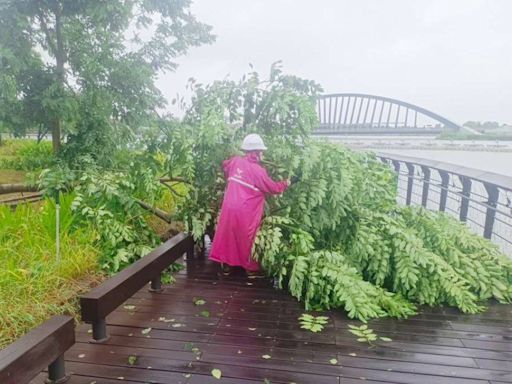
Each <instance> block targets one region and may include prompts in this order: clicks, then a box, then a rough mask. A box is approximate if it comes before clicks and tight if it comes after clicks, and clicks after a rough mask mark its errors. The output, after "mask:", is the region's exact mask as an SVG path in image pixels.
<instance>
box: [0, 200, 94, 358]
mask: <svg viewBox="0 0 512 384" xmlns="http://www.w3.org/2000/svg"><path fill="white" fill-rule="evenodd" d="M72 201H73V196H71V195H65V196H62V198H61V228H60V237H61V257H60V261H57V260H56V253H55V205H54V203H53V202H51V201H48V200H47V201H44V202H43V203H40V204H38V205H20V206H18V207H17V208H16V210H15V211H12V210H11V209H10V208H9V207H7V206H0V223H1V225H0V264H1V265H2V268H0V309H1V310H0V348H2V347H4V346H5V345H7V344H8V343H10V342H12V341H13V340H14V339H16V338H17V337H19V336H21V335H22V334H24V333H26V332H27V331H28V330H30V329H32V328H34V327H36V326H38V325H39V324H41V323H42V322H43V321H45V320H47V319H48V318H49V317H50V316H52V315H54V314H61V313H66V314H77V313H78V311H77V309H78V307H77V305H76V302H75V300H76V297H77V294H78V293H80V292H82V291H85V290H87V289H88V287H89V285H90V284H91V283H93V282H95V281H97V280H99V277H100V276H99V274H98V273H97V259H98V256H99V250H98V249H97V248H96V247H95V246H94V239H95V237H96V235H97V233H96V232H95V231H94V229H93V227H92V226H91V225H88V224H86V223H79V221H78V218H77V215H76V214H75V213H74V212H73V211H72V209H71V204H72Z"/></svg>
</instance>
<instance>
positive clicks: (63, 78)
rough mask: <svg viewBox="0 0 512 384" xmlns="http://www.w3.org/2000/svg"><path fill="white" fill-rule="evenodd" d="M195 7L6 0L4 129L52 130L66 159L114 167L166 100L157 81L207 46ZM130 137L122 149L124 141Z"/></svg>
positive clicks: (1, 24) (0, 72)
mask: <svg viewBox="0 0 512 384" xmlns="http://www.w3.org/2000/svg"><path fill="white" fill-rule="evenodd" d="M190 4H191V2H190V1H189V0H184V1H166V0H135V1H124V0H110V1H74V0H46V1H38V0H23V1H17V0H16V1H15V0H4V1H2V3H1V5H0V11H1V12H0V127H1V126H4V127H7V128H9V129H10V130H12V131H14V132H15V133H17V134H18V135H22V134H24V133H25V131H26V130H27V128H28V129H37V130H38V131H39V133H40V134H44V133H47V132H50V131H51V132H52V136H53V144H54V149H55V150H57V149H58V148H59V146H60V139H61V137H60V136H61V133H62V132H65V133H67V134H68V145H67V146H66V147H67V148H66V153H65V156H66V157H67V158H68V160H71V159H73V157H74V156H76V155H77V154H82V155H83V154H89V155H91V156H94V157H96V158H97V159H98V160H101V161H105V162H109V161H110V160H111V157H110V155H111V153H112V149H113V148H117V147H118V145H119V143H120V142H126V139H127V138H128V137H129V136H130V134H132V133H133V132H134V131H135V130H136V129H138V128H139V127H141V126H149V125H151V123H152V122H153V121H155V119H157V114H156V112H155V110H156V109H157V108H160V107H162V106H163V105H164V104H165V101H164V99H163V97H162V95H161V94H160V92H159V91H158V89H157V88H156V87H155V81H156V78H157V76H158V73H159V72H161V71H169V70H174V69H175V68H176V67H177V64H176V62H175V58H177V57H179V56H181V55H183V54H185V53H186V52H187V51H188V49H189V48H190V47H194V46H199V45H201V44H205V43H210V42H212V41H213V39H214V37H213V36H212V35H211V33H210V30H211V27H209V26H207V25H205V24H203V23H200V22H199V21H197V20H196V18H195V17H194V16H193V15H192V14H191V13H190ZM123 139H124V141H123Z"/></svg>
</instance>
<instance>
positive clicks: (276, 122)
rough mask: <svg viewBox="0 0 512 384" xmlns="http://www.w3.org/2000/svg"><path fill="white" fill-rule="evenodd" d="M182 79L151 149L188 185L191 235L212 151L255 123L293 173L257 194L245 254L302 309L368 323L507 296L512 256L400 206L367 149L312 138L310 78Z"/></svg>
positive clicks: (218, 180) (201, 216)
mask: <svg viewBox="0 0 512 384" xmlns="http://www.w3.org/2000/svg"><path fill="white" fill-rule="evenodd" d="M192 89H193V90H194V91H195V95H194V97H193V102H192V105H191V107H190V108H189V110H188V112H187V115H186V116H185V118H184V121H183V124H176V123H173V124H171V125H169V127H168V128H169V129H167V128H166V129H165V130H164V131H165V132H166V138H165V139H164V140H160V141H159V142H158V143H155V145H154V147H155V148H158V151H160V152H161V153H167V154H169V155H168V156H167V157H166V161H165V163H164V168H165V169H166V170H167V172H168V174H167V175H168V177H169V178H170V179H175V180H181V181H184V182H186V183H187V185H189V186H190V187H189V188H190V189H189V193H188V195H187V197H186V198H185V199H184V200H183V201H182V202H181V204H179V206H178V217H181V218H182V219H183V220H184V221H185V224H186V226H187V228H188V229H189V230H190V231H191V232H192V233H193V234H194V237H195V238H196V239H197V240H199V241H201V239H202V237H203V235H204V234H209V235H210V236H211V235H212V234H213V232H214V230H215V219H216V217H217V215H218V212H219V208H220V203H221V199H222V192H223V189H224V187H225V181H224V179H223V177H222V173H221V168H220V164H221V162H222V160H224V159H225V158H228V157H230V156H232V155H233V154H236V153H237V149H236V148H237V147H238V145H239V143H240V140H241V138H242V137H243V136H244V135H245V134H246V133H248V132H257V133H260V134H262V135H263V136H264V140H265V143H266V145H267V146H268V148H269V150H268V151H266V153H265V159H266V160H265V162H264V165H265V167H267V169H268V171H269V173H270V174H271V175H272V176H273V177H274V178H276V179H284V178H288V177H290V176H291V175H300V181H299V182H297V183H296V184H294V185H292V186H291V187H290V188H289V190H288V191H287V192H286V193H285V194H284V195H283V196H282V197H281V198H268V199H267V206H266V208H265V219H264V221H263V223H262V225H261V228H260V231H259V233H258V236H257V239H256V242H255V245H254V250H253V253H254V257H255V258H256V259H257V260H259V261H260V262H261V264H262V265H263V267H264V269H265V270H266V272H267V273H268V274H269V275H270V276H273V277H275V278H276V279H277V280H278V283H279V286H280V287H283V288H284V287H286V288H287V289H288V290H289V291H290V293H291V294H292V295H294V296H295V297H296V298H297V299H299V300H301V301H303V302H304V303H305V307H306V309H307V310H321V309H333V308H344V309H345V310H346V311H347V313H348V315H349V316H350V317H352V318H358V319H360V320H362V321H367V320H369V319H371V318H375V317H383V316H395V317H407V316H410V315H412V314H414V313H415V303H420V304H427V305H441V304H447V305H452V306H456V307H457V308H460V309H461V310H462V311H463V312H466V313H476V312H480V311H482V310H483V309H484V307H483V305H482V304H483V303H482V300H485V299H488V298H495V299H497V300H499V301H500V302H504V303H507V302H510V301H511V299H512V288H511V286H512V285H511V281H512V278H511V276H512V274H511V265H512V263H511V262H510V260H507V259H506V257H505V256H503V255H501V254H500V253H499V251H498V250H497V249H496V247H494V246H493V245H492V244H491V243H489V242H488V241H487V240H484V239H481V238H478V236H476V235H474V234H472V233H471V232H470V231H469V229H467V228H466V227H464V226H463V225H461V224H457V223H456V221H455V220H454V219H452V218H449V217H448V216H443V215H439V214H434V213H431V212H427V211H425V210H422V209H421V208H403V207H400V206H398V205H397V203H396V194H397V184H396V176H395V174H394V173H393V172H392V171H391V170H390V169H389V167H387V166H386V165H384V164H382V163H381V162H379V161H378V160H377V159H376V157H375V156H374V155H373V154H371V153H355V152H352V151H350V150H349V149H347V148H344V147H343V146H340V145H335V144H329V143H326V142H318V141H315V140H313V139H311V138H310V136H309V132H310V131H311V129H312V128H313V127H314V126H315V124H316V114H315V110H314V101H315V98H314V95H315V92H316V91H317V89H318V88H317V86H316V84H314V83H311V82H307V81H304V80H301V79H297V78H295V77H292V76H286V75H284V74H282V72H281V70H280V68H279V66H278V65H274V66H273V67H272V69H271V74H270V77H269V79H264V80H262V79H260V77H259V75H258V74H255V73H251V74H249V75H248V76H247V77H245V78H244V79H242V81H240V82H239V83H236V82H233V81H223V82H216V83H214V84H212V85H210V86H202V85H195V84H192ZM171 128H172V129H171ZM450 226H452V228H456V230H455V229H454V230H448V227H450ZM469 245H471V246H469Z"/></svg>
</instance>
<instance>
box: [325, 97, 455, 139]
mask: <svg viewBox="0 0 512 384" xmlns="http://www.w3.org/2000/svg"><path fill="white" fill-rule="evenodd" d="M317 114H318V118H319V121H320V125H319V127H318V129H317V130H316V131H315V133H316V134H406V133H408V134H418V133H419V134H437V133H440V132H442V131H445V130H452V131H457V130H459V129H460V128H461V127H460V126H459V125H458V124H457V123H454V122H453V121H451V120H448V119H447V118H445V117H443V116H441V115H438V114H437V113H434V112H432V111H429V110H427V109H425V108H422V107H419V106H417V105H414V104H410V103H406V102H404V101H400V100H396V99H392V98H389V97H383V96H375V95H367V94H362V93H336V94H326V95H322V96H320V97H319V98H318V100H317Z"/></svg>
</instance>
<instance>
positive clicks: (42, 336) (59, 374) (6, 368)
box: [0, 316, 75, 384]
mask: <svg viewBox="0 0 512 384" xmlns="http://www.w3.org/2000/svg"><path fill="white" fill-rule="evenodd" d="M74 343H75V327H74V320H73V318H72V317H69V316H55V317H53V318H51V319H50V320H48V321H47V322H45V323H43V324H42V325H41V326H39V327H37V328H35V329H34V330H32V331H30V332H29V333H27V334H26V335H25V336H23V337H21V338H20V339H19V340H18V341H16V342H14V343H13V344H11V345H9V346H8V347H7V348H5V349H3V350H1V351H0V383H2V384H26V383H28V382H29V381H30V380H32V379H33V378H34V377H35V376H37V375H38V374H39V373H40V372H41V371H42V370H43V369H44V368H46V367H48V380H47V382H48V383H54V384H60V383H64V382H66V381H67V379H68V377H67V376H66V373H65V370H64V352H66V351H67V350H68V349H69V348H70V347H71V346H72V345H73V344H74Z"/></svg>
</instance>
